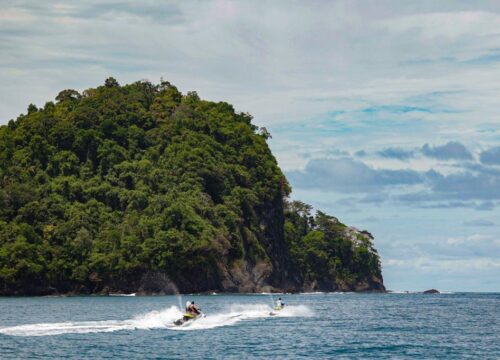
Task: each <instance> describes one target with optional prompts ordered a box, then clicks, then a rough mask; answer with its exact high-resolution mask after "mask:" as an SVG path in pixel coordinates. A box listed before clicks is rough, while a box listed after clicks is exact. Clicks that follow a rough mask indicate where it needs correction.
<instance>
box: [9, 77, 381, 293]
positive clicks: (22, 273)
mask: <svg viewBox="0 0 500 360" xmlns="http://www.w3.org/2000/svg"><path fill="white" fill-rule="evenodd" d="M251 120H252V117H251V116H250V115H249V114H246V113H237V112H235V110H234V109H233V107H232V106H231V105H229V104H227V103H224V102H219V103H215V102H210V101H205V100H201V99H200V98H199V97H198V95H197V94H196V93H195V92H189V93H187V94H186V95H183V94H181V93H180V92H179V91H178V90H177V88H176V87H174V86H172V85H171V84H170V83H168V82H165V81H162V82H161V83H160V84H158V85H155V84H151V83H150V82H147V81H140V82H136V83H133V84H129V85H125V86H120V85H119V84H118V82H117V81H116V80H115V79H113V78H109V79H107V80H106V81H105V85H104V86H100V87H97V88H95V89H88V90H85V91H84V92H83V93H82V94H80V93H79V92H77V91H75V90H71V89H67V90H63V91H61V92H60V93H59V94H58V95H57V97H56V102H55V103H53V102H48V103H46V104H45V106H44V107H43V108H42V109H38V108H37V107H36V106H34V105H30V106H29V108H28V112H27V114H26V115H21V116H19V117H18V118H17V119H16V120H15V121H13V120H11V121H10V122H9V123H8V125H5V126H1V127H0V286H1V287H2V288H3V289H4V292H5V293H8V291H7V290H9V291H11V292H14V293H15V292H18V293H36V292H37V291H39V290H37V289H35V288H34V287H38V288H43V289H49V288H54V289H57V290H58V291H70V290H74V289H75V288H77V287H78V286H83V287H85V288H86V289H88V290H89V291H99V290H101V289H102V288H103V287H104V286H107V285H110V284H111V285H113V284H115V285H116V284H119V283H120V282H121V283H124V282H127V279H137V278H140V276H142V275H144V274H147V273H151V272H161V273H163V274H166V275H168V276H169V277H170V278H172V279H175V280H176V282H178V283H180V284H181V285H180V287H181V289H183V290H188V291H191V290H195V291H204V290H209V289H222V290H224V289H225V286H224V285H223V280H224V277H225V276H227V275H224V274H225V273H226V272H227V270H228V269H229V270H230V269H231V268H232V266H233V264H234V263H238V262H241V261H243V260H244V261H245V262H247V263H249V264H257V263H259V262H262V263H266V264H270V266H271V268H272V269H273V271H274V272H276V271H285V268H286V267H287V266H288V267H290V266H293V269H292V270H291V272H293V273H295V274H296V277H297V279H299V280H300V279H309V280H311V281H312V280H314V279H320V280H321V279H330V280H332V279H333V280H335V281H336V279H337V278H342V279H345V281H351V282H353V281H357V280H359V279H360V278H361V277H363V276H365V277H366V276H371V275H373V274H376V275H380V266H379V263H378V256H376V254H375V253H374V252H372V251H368V250H370V249H371V244H370V243H369V242H367V243H366V244H365V246H361V247H356V246H354V245H353V243H352V241H350V240H349V239H347V238H342V232H341V231H338V230H339V229H338V227H341V226H344V225H341V224H334V223H333V222H332V221H331V219H332V218H330V217H328V216H327V215H325V214H322V213H318V215H317V216H316V217H315V218H313V217H311V215H310V210H311V209H310V208H308V207H307V206H306V205H305V204H301V203H287V204H288V205H287V209H286V212H285V213H286V222H285V217H284V210H283V199H284V198H286V197H287V196H288V194H289V192H290V188H289V186H288V183H287V181H286V179H285V177H284V175H283V173H282V172H281V170H280V169H279V167H278V166H277V163H276V160H275V158H274V157H273V155H272V154H271V152H270V150H269V147H268V146H267V143H266V139H267V138H268V137H269V136H270V134H269V132H268V131H267V130H266V129H258V128H257V127H256V126H254V125H252V123H251ZM336 227H337V228H336ZM283 234H285V235H286V236H285V239H283ZM363 249H364V250H363ZM277 254H278V255H277ZM284 259H285V260H284ZM280 264H281V265H280ZM280 266H281V267H282V269H280ZM279 278H280V277H279V276H278V277H269V282H270V283H272V282H273V281H274V282H276V281H278V280H277V279H279ZM273 279H274V280H273ZM200 281H201V283H200ZM197 282H198V283H197ZM194 283H197V285H193V284H194ZM183 284H185V285H183ZM226 288H227V287H226ZM43 291H45V290H43Z"/></svg>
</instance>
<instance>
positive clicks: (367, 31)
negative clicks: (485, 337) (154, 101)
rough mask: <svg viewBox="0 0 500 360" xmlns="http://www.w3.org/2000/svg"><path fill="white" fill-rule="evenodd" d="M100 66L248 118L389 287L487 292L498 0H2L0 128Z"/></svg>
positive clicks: (495, 217)
mask: <svg viewBox="0 0 500 360" xmlns="http://www.w3.org/2000/svg"><path fill="white" fill-rule="evenodd" d="M109 76H113V77H115V78H116V79H117V80H118V81H119V82H120V83H122V84H124V83H129V82H134V81H137V80H141V79H148V80H150V81H153V82H159V81H160V79H161V78H163V79H165V80H168V81H170V82H171V83H173V84H174V85H176V86H177V87H178V88H179V89H180V90H181V91H183V92H187V91H191V90H195V91H197V92H198V94H199V95H200V96H201V97H202V98H205V99H209V100H213V101H226V102H229V103H231V104H233V105H234V106H235V108H236V109H237V110H238V111H242V112H249V113H251V114H252V115H253V116H254V123H255V124H256V125H258V126H265V127H266V128H267V129H268V130H269V131H270V132H271V134H272V139H271V140H270V141H269V144H270V146H271V149H272V150H273V153H274V154H275V156H276V158H277V160H278V163H279V165H280V166H281V168H282V169H283V171H284V172H285V174H286V175H287V177H288V179H289V181H290V183H291V185H292V188H293V193H292V198H293V199H300V200H302V201H305V202H308V203H310V204H312V205H313V206H314V207H315V208H316V209H321V210H323V211H326V212H328V213H330V214H332V215H335V216H336V217H338V218H339V219H340V220H341V221H343V222H345V223H347V224H349V225H352V226H355V227H357V228H359V229H367V230H368V231H370V232H371V233H372V234H373V235H374V236H375V246H376V248H377V249H378V251H379V253H380V255H381V259H382V267H383V275H384V280H385V284H386V287H387V288H388V289H392V290H425V289H429V288H437V289H440V290H445V291H500V280H499V279H500V109H499V104H500V101H499V98H500V2H498V1H474V2H471V1H444V0H443V1H425V0H421V1H384V0H377V1H369V0H365V1H351V0H350V1H314V0H313V1H301V2H299V1H272V2H264V1H234V2H233V1H182V2H173V1H172V2H169V1H148V0H143V1H140V2H138V1H137V2H128V1H119V0H118V1H78V2H63V1H8V0H0V105H1V106H0V124H5V123H7V122H8V120H9V119H12V118H15V117H17V116H18V115H19V114H20V113H23V112H24V113H25V112H26V108H27V106H28V105H29V104H30V103H34V104H36V105H38V106H43V104H44V103H45V102H47V101H51V100H53V99H54V98H55V96H56V95H57V93H58V92H59V91H60V90H62V89H67V88H73V89H77V90H83V89H86V88H89V87H95V86H98V85H100V84H102V83H103V82H104V79H105V78H107V77H109Z"/></svg>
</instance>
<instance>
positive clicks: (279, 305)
mask: <svg viewBox="0 0 500 360" xmlns="http://www.w3.org/2000/svg"><path fill="white" fill-rule="evenodd" d="M284 307H285V303H284V302H283V300H281V298H278V300H277V301H276V308H275V309H276V310H281V309H283V308H284Z"/></svg>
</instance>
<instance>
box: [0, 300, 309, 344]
mask: <svg viewBox="0 0 500 360" xmlns="http://www.w3.org/2000/svg"><path fill="white" fill-rule="evenodd" d="M270 311H271V308H270V307H269V306H268V305H265V304H250V305H248V304H233V305H231V306H230V307H229V311H228V312H225V313H215V314H209V315H207V316H206V317H204V318H201V319H198V320H196V321H193V322H190V323H186V324H185V325H182V326H175V325H174V324H173V322H174V321H175V320H177V319H179V318H180V317H182V314H183V313H182V312H181V311H180V310H179V308H178V307H176V306H171V307H169V308H167V309H163V310H160V311H151V312H148V313H145V314H141V315H137V316H135V317H133V318H132V319H129V320H104V321H77V322H60V323H40V324H27V325H18V326H11V327H4V328H0V333H1V334H4V335H12V336H51V335H61V334H87V333H97V332H113V331H123V330H129V331H130V330H136V329H162V328H163V329H167V330H175V331H187V330H202V329H212V328H216V327H221V326H231V325H234V324H236V323H238V322H240V321H244V320H252V319H259V318H266V317H270V316H271V315H270ZM277 316H282V317H295V316H297V317H307V316H312V311H311V310H310V309H309V308H308V307H307V306H304V305H298V306H287V307H285V308H284V309H283V310H281V311H280V312H279V313H278V315H277Z"/></svg>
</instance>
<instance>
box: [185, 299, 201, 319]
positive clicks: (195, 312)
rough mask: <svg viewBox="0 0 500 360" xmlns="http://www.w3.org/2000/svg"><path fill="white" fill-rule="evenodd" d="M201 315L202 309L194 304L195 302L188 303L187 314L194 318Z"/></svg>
mask: <svg viewBox="0 0 500 360" xmlns="http://www.w3.org/2000/svg"><path fill="white" fill-rule="evenodd" d="M200 313H201V311H200V309H199V308H198V306H196V305H195V304H194V301H188V302H187V303H186V314H190V315H193V316H197V315H199V314H200Z"/></svg>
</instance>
